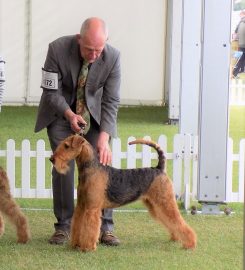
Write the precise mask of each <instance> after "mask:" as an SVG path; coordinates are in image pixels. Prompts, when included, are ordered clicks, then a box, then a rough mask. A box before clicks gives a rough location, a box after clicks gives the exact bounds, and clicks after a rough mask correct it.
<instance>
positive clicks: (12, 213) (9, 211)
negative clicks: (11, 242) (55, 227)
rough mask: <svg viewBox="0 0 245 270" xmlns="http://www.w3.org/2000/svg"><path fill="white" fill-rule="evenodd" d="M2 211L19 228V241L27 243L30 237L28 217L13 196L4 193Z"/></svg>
mask: <svg viewBox="0 0 245 270" xmlns="http://www.w3.org/2000/svg"><path fill="white" fill-rule="evenodd" d="M1 211H2V213H3V214H4V215H6V216H7V217H8V219H9V220H10V222H11V223H13V224H14V225H15V227H16V230H17V237H18V242H19V243H26V242H27V241H28V240H29V239H30V232H29V226H28V222H27V219H26V217H25V216H24V214H23V213H22V212H21V210H20V208H19V206H18V205H17V204H16V203H15V201H14V200H13V199H12V197H11V196H9V195H8V194H7V195H4V196H3V197H2V198H1Z"/></svg>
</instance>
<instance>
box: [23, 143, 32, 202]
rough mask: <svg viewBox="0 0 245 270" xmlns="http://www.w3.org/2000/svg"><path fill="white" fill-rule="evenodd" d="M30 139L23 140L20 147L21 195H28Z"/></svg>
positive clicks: (25, 196)
mask: <svg viewBox="0 0 245 270" xmlns="http://www.w3.org/2000/svg"><path fill="white" fill-rule="evenodd" d="M30 156H31V155H30V141H29V140H23V141H22V147H21V197H24V198H29V197H30V188H31V186H30V179H31V178H30V169H31V166H30Z"/></svg>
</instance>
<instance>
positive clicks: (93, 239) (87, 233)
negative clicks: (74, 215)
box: [79, 208, 101, 252]
mask: <svg viewBox="0 0 245 270" xmlns="http://www.w3.org/2000/svg"><path fill="white" fill-rule="evenodd" d="M100 225H101V209H100V208H92V209H86V210H85V211H84V214H83V220H82V226H81V228H80V230H81V234H80V237H79V248H80V250H81V251H85V252H86V251H93V250H96V247H97V242H98V240H99V234H100Z"/></svg>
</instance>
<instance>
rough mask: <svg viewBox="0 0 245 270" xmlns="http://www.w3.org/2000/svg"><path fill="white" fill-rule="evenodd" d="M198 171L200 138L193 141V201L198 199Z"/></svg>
mask: <svg viewBox="0 0 245 270" xmlns="http://www.w3.org/2000/svg"><path fill="white" fill-rule="evenodd" d="M197 170H198V137H197V136H195V137H194V139H193V153H192V199H196V198H197Z"/></svg>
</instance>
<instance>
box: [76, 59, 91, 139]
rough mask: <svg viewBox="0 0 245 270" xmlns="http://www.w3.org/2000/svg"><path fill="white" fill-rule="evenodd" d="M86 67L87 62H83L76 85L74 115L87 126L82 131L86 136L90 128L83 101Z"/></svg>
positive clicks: (88, 115)
mask: <svg viewBox="0 0 245 270" xmlns="http://www.w3.org/2000/svg"><path fill="white" fill-rule="evenodd" d="M88 65H89V62H87V61H83V65H82V68H81V71H80V74H79V77H78V84H77V103H76V113H77V114H80V115H81V116H82V118H83V119H84V120H85V121H86V122H87V125H86V127H85V129H84V130H83V134H86V133H87V132H88V130H89V128H90V113H89V110H88V107H87V104H86V99H85V83H86V79H87V75H88Z"/></svg>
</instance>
